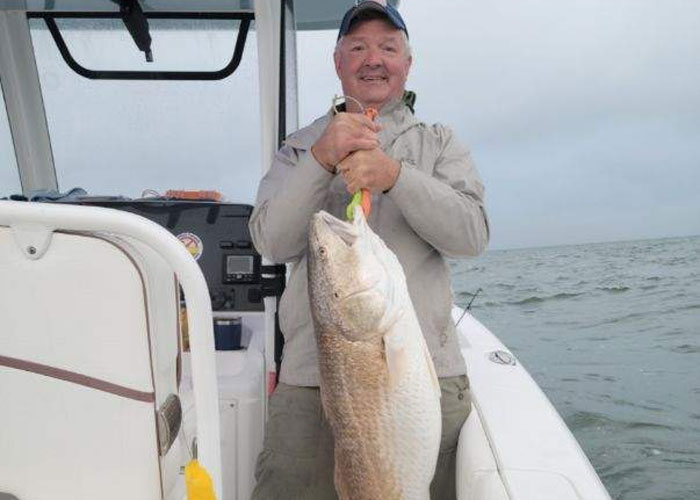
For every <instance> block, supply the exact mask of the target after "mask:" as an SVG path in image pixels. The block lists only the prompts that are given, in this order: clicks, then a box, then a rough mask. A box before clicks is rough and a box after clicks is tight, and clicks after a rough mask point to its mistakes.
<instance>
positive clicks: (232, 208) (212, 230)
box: [68, 197, 285, 312]
mask: <svg viewBox="0 0 700 500" xmlns="http://www.w3.org/2000/svg"><path fill="white" fill-rule="evenodd" d="M68 202H69V203H72V204H79V205H90V206H100V207H106V208H113V209H117V210H123V211H125V212H131V213H134V214H136V215H140V216H141V217H145V218H147V219H149V220H152V221H153V222H155V223H156V224H158V225H160V226H163V227H164V228H166V229H167V230H168V231H170V232H171V233H172V234H174V235H175V236H176V237H177V238H178V239H179V240H180V241H182V243H183V244H184V245H185V246H186V247H187V249H188V250H189V252H190V254H191V255H192V257H194V259H195V260H196V261H197V263H198V264H199V267H200V268H201V269H202V273H203V274H204V278H205V279H206V281H207V285H208V287H209V294H210V296H211V304H212V310H213V311H214V312H218V311H222V312H223V311H239V312H241V311H263V310H264V306H263V299H264V298H265V297H279V296H281V295H282V291H283V290H284V277H285V267H284V266H283V265H275V266H265V265H263V264H262V258H261V256H260V254H259V253H258V252H257V251H256V250H255V247H254V246H253V240H252V239H251V237H250V231H248V221H249V220H250V215H251V213H252V211H253V207H252V206H251V205H246V204H238V203H222V202H216V201H191V200H176V199H169V198H146V199H136V200H130V199H121V198H115V197H89V198H79V199H77V200H70V201H68Z"/></svg>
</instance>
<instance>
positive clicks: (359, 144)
mask: <svg viewBox="0 0 700 500" xmlns="http://www.w3.org/2000/svg"><path fill="white" fill-rule="evenodd" d="M379 128H380V127H379V125H378V124H376V123H374V122H372V120H370V119H369V118H367V117H366V116H364V115H362V114H359V113H338V114H337V115H335V116H334V117H333V119H332V120H331V122H330V123H329V124H328V126H327V127H326V130H324V131H323V134H322V135H321V137H319V139H318V140H317V141H316V143H315V144H314V145H313V146H311V153H312V154H313V155H314V158H316V161H318V162H319V163H320V164H321V165H323V167H324V168H325V169H326V170H328V171H329V172H333V170H334V169H335V167H336V165H338V164H339V163H340V162H341V161H342V160H343V159H344V158H346V157H347V156H348V155H349V154H350V153H353V152H354V151H358V150H367V149H374V148H376V147H378V146H379V140H378V139H377V132H379Z"/></svg>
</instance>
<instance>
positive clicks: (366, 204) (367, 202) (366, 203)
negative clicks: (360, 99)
mask: <svg viewBox="0 0 700 500" xmlns="http://www.w3.org/2000/svg"><path fill="white" fill-rule="evenodd" d="M378 114H379V113H377V110H376V109H374V108H367V109H366V110H365V116H366V117H367V118H369V119H370V120H372V121H374V119H375V118H376V117H377V115H378ZM360 206H361V207H362V211H363V212H364V213H365V217H369V213H370V212H371V211H372V193H370V192H369V189H367V188H362V202H361V203H360Z"/></svg>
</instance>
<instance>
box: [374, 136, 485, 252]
mask: <svg viewBox="0 0 700 500" xmlns="http://www.w3.org/2000/svg"><path fill="white" fill-rule="evenodd" d="M433 131H434V132H435V133H436V134H437V137H438V144H439V146H438V155H437V159H436V160H435V165H434V167H433V169H432V175H430V173H428V172H430V168H429V167H428V168H425V166H421V167H422V168H417V166H416V165H411V164H410V163H409V162H408V161H406V160H404V161H402V166H401V172H400V173H399V177H398V179H397V181H396V184H394V187H393V188H391V190H390V191H389V192H388V193H387V195H388V196H389V197H390V198H391V199H392V200H393V201H394V202H395V203H396V204H397V205H398V207H399V209H400V210H401V212H402V214H403V216H404V217H405V218H406V221H407V222H408V224H409V225H410V226H411V227H412V228H413V230H414V231H415V232H416V233H417V234H418V235H419V236H420V237H421V238H423V239H424V240H425V241H427V242H428V243H430V244H431V245H432V246H433V247H434V248H436V249H437V250H438V251H439V252H440V253H442V254H444V255H446V256H449V257H467V256H476V255H479V254H480V253H481V252H483V251H484V249H485V248H486V245H487V243H488V240H489V224H488V219H487V217H486V211H485V209H484V186H483V184H482V182H481V179H480V178H479V174H478V172H477V171H476V168H475V167H474V164H473V162H472V160H471V157H470V156H469V153H468V152H467V150H466V149H465V148H464V147H463V146H462V145H461V144H459V142H458V141H457V140H456V139H455V138H454V136H453V133H452V131H451V130H450V129H448V128H447V127H444V126H442V125H434V126H433Z"/></svg>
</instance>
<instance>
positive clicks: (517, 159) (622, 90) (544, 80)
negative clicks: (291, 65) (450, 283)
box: [299, 0, 700, 248]
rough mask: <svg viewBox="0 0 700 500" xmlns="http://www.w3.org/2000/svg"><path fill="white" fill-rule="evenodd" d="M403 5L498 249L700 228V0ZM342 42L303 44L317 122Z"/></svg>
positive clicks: (426, 83)
mask: <svg viewBox="0 0 700 500" xmlns="http://www.w3.org/2000/svg"><path fill="white" fill-rule="evenodd" d="M400 11H401V13H402V15H403V17H404V19H405V21H406V24H407V26H408V28H409V34H410V38H411V45H412V49H413V53H414V64H413V68H412V74H411V76H410V77H409V82H408V84H407V86H408V87H409V88H411V89H413V90H415V91H416V92H417V94H418V101H417V111H416V112H417V114H418V115H419V116H420V117H421V118H423V119H424V120H425V121H427V122H436V121H439V122H442V123H445V124H448V125H450V126H452V127H453V128H454V129H455V130H456V131H457V134H458V136H459V137H460V138H461V139H462V141H463V142H464V143H465V144H466V145H467V146H468V147H469V148H470V150H471V152H472V155H473V157H474V159H475V161H476V164H477V167H478V168H479V171H480V173H481V175H482V177H483V179H484V182H485V184H486V189H487V208H488V212H489V215H490V219H491V226H492V231H493V233H492V247H494V248H499V247H500V248H503V247H520V246H542V245H552V244H561V243H577V242H591V241H605V240H618V239H630V238H647V237H662V236H674V235H688V234H700V2H697V1H695V0H670V1H663V2H661V1H658V0H614V1H610V0H577V1H573V0H567V1H561V0H518V1H490V2H485V1H482V2H476V1H469V2H459V3H458V4H457V3H455V2H451V1H448V0H435V1H431V2H419V1H409V0H406V1H404V2H402V4H401V9H400ZM334 39H335V38H334V35H333V34H332V33H313V34H304V35H303V36H302V37H300V38H299V53H300V64H301V68H300V80H301V110H300V114H301V121H302V122H304V121H308V120H309V119H311V117H313V116H314V115H316V114H318V113H319V112H320V111H322V110H323V108H324V106H326V104H327V101H326V102H323V101H321V102H319V100H318V98H317V96H319V95H328V94H332V92H335V91H339V87H338V85H337V84H336V82H335V76H334V73H333V71H332V65H331V47H332V46H333V41H334ZM328 89H332V90H328Z"/></svg>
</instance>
